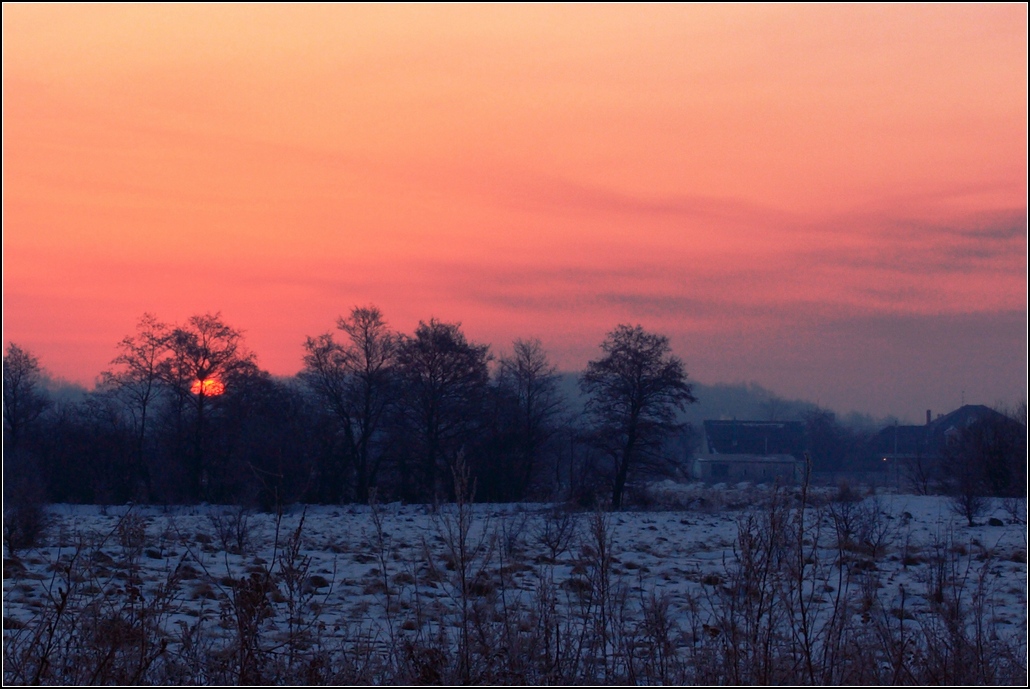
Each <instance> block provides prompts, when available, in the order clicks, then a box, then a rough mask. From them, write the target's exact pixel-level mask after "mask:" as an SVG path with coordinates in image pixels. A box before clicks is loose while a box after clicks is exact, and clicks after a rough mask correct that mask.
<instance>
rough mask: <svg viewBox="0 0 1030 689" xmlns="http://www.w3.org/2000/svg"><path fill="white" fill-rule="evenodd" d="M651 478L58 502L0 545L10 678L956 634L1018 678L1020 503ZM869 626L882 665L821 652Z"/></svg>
mask: <svg viewBox="0 0 1030 689" xmlns="http://www.w3.org/2000/svg"><path fill="white" fill-rule="evenodd" d="M651 495H652V497H653V498H654V500H655V502H656V504H658V505H661V506H662V507H661V508H655V509H654V510H650V511H627V512H618V513H613V514H602V513H595V512H589V511H586V512H576V511H570V510H566V509H563V508H561V507H557V506H551V505H540V504H520V505H485V504H476V505H465V506H462V507H459V506H455V505H443V506H440V507H438V508H435V509H434V508H431V507H427V506H421V505H401V504H384V505H378V506H375V507H370V506H334V507H327V506H309V507H307V508H304V507H301V506H295V507H292V508H291V509H289V510H287V511H286V512H285V513H284V514H282V515H281V516H279V517H278V518H277V516H276V515H274V514H262V513H256V512H243V511H241V510H240V509H239V508H234V507H224V506H214V505H204V506H182V507H171V508H162V507H151V506H146V507H143V506H135V507H134V506H120V507H108V508H106V509H103V508H100V507H97V506H72V505H54V506H51V507H50V508H49V513H50V515H51V519H52V521H51V524H50V526H49V529H48V532H47V536H46V539H45V543H44V545H42V546H39V547H35V548H32V549H28V550H25V551H21V552H16V553H13V554H12V553H9V552H7V551H6V550H5V554H4V587H3V591H4V606H3V620H4V622H3V626H4V639H5V661H4V662H5V667H4V671H5V680H7V681H12V682H19V683H20V682H29V681H33V680H36V679H39V680H41V681H44V682H46V681H50V682H69V683H82V682H88V681H103V680H107V681H115V682H127V681H143V682H162V681H171V682H174V681H179V682H186V683H220V682H224V681H233V682H240V681H250V680H257V681H284V682H285V681H298V678H299V681H305V680H306V681H311V682H321V681H342V680H350V681H355V682H362V681H387V682H392V681H401V680H410V681H433V680H441V681H453V680H455V679H467V680H471V681H473V682H480V683H503V682H526V683H543V682H564V683H569V682H574V681H605V680H607V681H610V682H625V681H628V680H635V681H643V682H647V683H652V682H661V681H669V682H674V681H704V680H706V679H707V680H712V681H723V682H730V683H736V682H739V681H742V680H751V681H754V680H760V679H763V678H764V679H768V680H777V679H778V680H781V681H782V680H785V679H791V678H793V679H794V680H795V681H798V682H804V681H809V680H810V681H817V680H818V681H841V682H848V683H853V682H854V681H855V680H856V679H858V680H862V679H863V677H864V678H866V680H867V681H869V682H873V681H877V680H879V681H883V680H884V679H885V678H886V679H888V680H889V679H891V678H894V679H895V680H897V681H902V682H904V681H912V682H917V683H923V682H925V681H927V679H928V676H927V675H926V674H925V672H923V674H916V673H915V672H910V670H909V669H904V671H905V672H908V673H909V674H908V675H905V674H899V673H901V672H902V670H901V669H899V667H900V666H904V665H906V664H910V665H911V666H912V667H913V668H917V667H921V666H919V663H924V664H928V663H930V662H931V659H930V658H929V657H928V654H932V653H935V652H938V649H935V648H934V646H935V645H936V644H939V643H941V641H940V640H941V639H951V641H950V642H949V643H952V644H953V646H954V648H952V649H951V652H950V655H948V654H945V655H948V657H947V658H946V659H945V660H948V662H955V663H959V664H960V665H961V666H962V667H958V666H956V668H955V669H954V670H952V671H950V673H951V674H948V672H949V671H948V670H942V671H941V672H942V673H943V674H941V675H940V676H939V678H938V679H940V680H941V681H949V680H955V679H963V678H964V676H963V675H961V670H962V669H963V668H964V667H965V666H967V665H969V664H970V663H974V664H975V663H976V662H980V663H981V664H986V665H990V664H993V665H996V666H997V665H998V664H999V661H998V660H997V658H995V657H994V655H992V653H993V652H992V651H991V649H995V650H997V649H1002V650H1003V651H1005V652H1008V651H1011V650H1012V649H1015V650H1016V656H1015V657H1014V658H1012V657H1010V656H1011V653H1009V654H1008V655H1006V656H1005V658H1007V660H1005V659H1003V660H1004V662H1003V663H1001V664H1002V665H1005V663H1008V664H1007V665H1005V667H1006V668H1009V669H1007V670H1005V669H1003V668H1001V667H995V671H996V672H998V673H1000V674H999V675H997V676H995V677H989V676H987V675H986V674H984V673H985V672H989V671H990V668H987V669H986V670H983V669H981V670H979V671H978V672H980V673H981V675H983V676H982V681H983V682H984V683H988V682H990V681H995V680H1000V681H1005V680H1008V681H1013V680H1015V681H1016V682H1019V681H1025V677H1026V634H1027V564H1026V561H1027V557H1026V553H1027V526H1026V517H1025V505H1026V503H1025V501H1019V502H1018V503H1013V502H1011V501H1010V502H1009V503H1007V504H1003V502H1002V501H1000V500H999V501H995V502H994V503H993V504H992V508H991V513H990V514H988V515H985V516H984V517H983V518H982V519H980V520H979V522H978V525H977V526H974V527H969V526H967V525H966V521H965V519H963V518H961V517H959V516H957V515H956V514H954V513H953V512H952V510H951V508H950V506H949V504H948V501H947V499H945V498H941V497H936V496H914V495H898V494H893V493H887V492H880V493H876V494H868V493H863V494H862V495H861V496H859V497H858V499H857V500H855V501H840V500H837V501H834V500H833V499H832V498H833V497H834V491H833V490H830V489H821V490H819V491H816V490H814V489H813V490H812V491H810V493H809V494H808V495H807V496H806V498H805V500H806V503H807V505H808V506H807V508H806V509H805V510H804V511H802V510H800V509H798V505H800V504H801V498H800V495H799V492H798V490H797V489H793V490H791V491H774V490H773V489H772V488H771V487H768V486H751V485H743V484H742V485H738V486H714V487H713V486H707V487H706V486H703V485H700V484H688V485H676V484H672V483H666V484H660V485H657V486H654V487H652V489H651ZM990 517H993V518H994V519H993V520H992V521H993V523H994V524H995V525H990V524H989V523H988V519H989V518H990ZM763 606H764V608H763ZM949 625H950V626H949ZM906 635H907V636H906ZM906 638H908V639H910V640H906ZM513 639H516V641H517V643H516V642H514V641H512V640H513ZM770 639H771V640H774V641H775V643H774V644H773V645H775V646H776V648H778V649H780V651H779V654H780V655H779V656H777V658H779V659H778V660H777V659H773V660H771V661H770V662H769V663H768V667H765V666H762V663H761V662H759V661H760V660H761V659H758V660H757V661H756V658H757V656H755V655H754V654H755V653H756V650H755V649H756V648H758V647H760V646H761V643H762V642H763V640H765V641H768V640H770ZM863 640H866V641H868V642H869V643H870V644H872V645H873V646H874V648H872V650H870V651H869V653H870V654H871V655H870V656H869V657H870V658H873V659H874V660H875V663H879V664H880V665H881V666H882V667H877V668H855V667H852V669H850V670H848V669H847V668H848V667H849V663H851V664H852V665H853V664H854V663H860V662H864V661H862V660H861V659H858V660H856V659H851V660H850V661H846V660H844V659H840V660H837V661H833V660H832V659H831V660H827V658H828V654H830V655H832V653H838V654H840V653H844V652H846V651H847V648H848V645H849V644H851V645H854V644H860V643H864V642H865V641H863ZM656 644H657V645H656ZM977 644H981V646H982V645H984V644H986V645H988V646H989V648H988V649H987V651H985V649H983V648H980V650H979V653H980V657H979V659H976V658H974V659H972V660H969V659H968V658H966V659H963V658H965V656H963V655H962V654H964V653H973V652H977V651H976V646H977ZM545 646H546V647H545ZM969 648H972V649H973V651H969ZM833 649H837V650H836V651H834V650H833ZM895 651H896V652H897V654H898V657H897V658H894V656H893V655H892V654H893V653H895ZM492 653H495V654H498V655H503V654H508V655H510V656H514V655H519V656H520V657H521V660H519V661H518V662H516V661H515V660H513V659H512V658H508V659H507V660H499V659H493V660H492V659H491V658H492V655H491V654H492ZM906 653H908V654H911V655H912V657H911V658H908V656H906V655H905V654H906ZM574 654H577V655H575V657H573V655H574ZM663 654H664V655H663ZM705 654H708V655H705ZM747 654H751V655H749V656H747V657H745V656H746V655H747ZM920 654H921V655H920ZM1002 655H1004V653H1003V654H1002ZM781 656H782V657H781ZM783 657H787V658H792V659H793V662H794V663H795V665H796V666H795V667H792V668H784V666H783V663H784V661H783ZM813 657H815V658H816V661H817V662H816V663H815V664H816V665H817V666H818V667H817V668H816V669H815V670H813V666H812V658H813ZM319 658H320V659H321V660H318V659H319ZM663 658H664V660H663ZM703 658H709V659H710V660H712V662H714V663H717V667H715V668H710V669H709V670H705V671H702V670H701V669H699V667H700V666H699V663H700V662H701V659H703ZM841 658H843V656H841ZM949 659H950V660H949ZM766 660H767V661H769V660H770V659H769V658H766ZM802 661H803V662H802ZM935 662H936V661H935ZM248 663H249V665H248ZM519 663H522V664H523V665H525V667H524V668H523V669H522V670H518V671H517V672H516V671H514V670H512V669H511V668H512V667H515V666H518V667H522V665H519ZM663 663H664V665H663ZM734 663H741V666H740V667H738V666H736V665H734ZM875 663H874V664H875ZM938 664H940V663H939V662H938ZM301 666H303V668H304V669H303V671H302V670H301V669H299V668H301ZM500 667H503V668H505V672H508V673H509V674H506V675H505V674H500V671H499V670H498V669H497V668H500ZM762 667H765V671H766V672H767V674H762V672H763V671H762ZM115 668H119V669H117V671H116V670H115ZM1011 668H1015V670H1012V669H1011ZM816 670H818V672H817V671H816ZM1020 671H1021V672H1022V675H1020V674H1019V673H1020ZM512 672H514V673H515V674H510V673H512ZM705 672H708V674H705ZM863 672H865V673H867V674H864V675H863V674H862V673H863ZM1013 672H1014V673H1015V676H1014V677H1013V676H1011V675H1012V673H1013ZM112 673H113V674H112ZM119 673H121V674H119ZM247 673H252V674H247ZM298 673H301V674H298ZM303 673H306V674H303ZM756 673H757V674H756ZM791 673H793V674H791ZM799 673H800V674H799ZM806 673H808V674H806ZM835 673H836V674H835ZM1020 678H1022V680H1020ZM929 679H930V680H933V679H934V678H933V677H929ZM973 680H974V681H975V680H976V677H975V676H973Z"/></svg>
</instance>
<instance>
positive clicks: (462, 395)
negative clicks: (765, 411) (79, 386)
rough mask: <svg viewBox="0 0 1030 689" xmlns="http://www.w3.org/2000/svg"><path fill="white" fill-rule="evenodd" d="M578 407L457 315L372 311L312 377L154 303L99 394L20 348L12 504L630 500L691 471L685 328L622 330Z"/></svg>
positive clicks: (317, 353) (215, 323)
mask: <svg viewBox="0 0 1030 689" xmlns="http://www.w3.org/2000/svg"><path fill="white" fill-rule="evenodd" d="M601 352H602V355H601V356H600V357H599V358H598V359H597V360H595V361H592V362H590V364H589V366H588V370H587V372H586V374H585V375H584V376H583V378H582V380H581V387H582V390H583V393H584V394H585V395H586V397H587V399H588V403H587V406H586V409H585V410H582V411H573V410H571V409H570V405H569V404H568V400H567V399H566V396H565V395H564V394H563V393H562V391H561V388H560V385H559V382H560V376H559V374H558V372H557V369H556V367H555V366H554V365H553V364H552V363H551V362H550V361H549V360H548V357H547V354H546V352H545V351H544V349H543V347H542V345H541V343H540V342H539V341H538V340H521V339H520V340H516V341H515V342H514V343H513V345H512V349H511V352H510V353H508V354H505V355H502V356H500V357H495V356H494V355H493V354H492V353H491V351H490V348H489V346H487V345H484V344H478V343H475V342H470V341H469V340H468V338H467V337H466V336H465V334H464V333H463V332H462V330H461V327H460V324H457V323H446V322H442V321H440V320H437V319H430V320H429V321H424V322H421V323H419V325H418V327H417V328H416V329H415V331H414V333H412V334H402V333H397V332H394V331H393V330H392V329H391V328H390V327H389V325H388V323H387V321H386V320H385V318H384V317H383V314H382V313H381V312H380V311H379V309H377V308H376V307H374V306H368V307H360V308H355V309H353V310H352V311H351V313H350V314H349V315H348V316H347V317H341V318H340V319H339V320H338V322H337V324H336V328H335V330H333V331H332V332H326V333H323V334H320V335H317V336H312V337H308V338H307V339H306V341H305V342H304V345H303V369H302V370H301V371H300V373H299V374H297V375H296V376H294V377H290V378H279V377H275V376H272V375H270V374H269V373H268V372H266V371H263V370H261V368H259V366H258V365H257V363H256V358H255V356H254V354H253V353H252V352H251V351H250V350H249V349H247V347H246V345H245V342H244V339H243V335H242V333H241V332H240V331H239V330H237V329H235V328H233V327H231V326H229V325H228V324H226V323H225V322H224V321H223V320H222V318H221V315H220V314H213V315H212V314H205V315H198V316H193V317H192V318H190V319H188V320H187V321H186V322H185V323H183V324H180V325H172V324H168V323H164V322H162V321H160V320H159V319H158V318H156V317H154V316H153V315H150V314H145V315H144V316H143V317H142V318H141V319H140V321H139V323H138V325H137V327H136V330H135V332H134V333H133V334H131V335H129V336H127V337H125V338H124V339H123V340H122V341H121V342H119V343H118V345H117V356H115V357H114V359H113V360H112V362H111V367H110V369H109V370H107V371H105V372H103V373H102V374H101V375H100V377H99V379H98V382H97V384H96V385H95V387H94V389H93V390H91V391H88V392H86V393H85V394H84V395H83V396H82V397H81V399H77V400H72V401H69V400H57V399H53V398H52V397H51V396H50V395H49V394H48V393H47V390H46V386H45V385H44V382H45V373H44V371H43V369H42V367H41V365H40V362H39V361H38V359H37V358H36V357H35V356H33V355H32V354H31V353H29V352H28V351H25V350H24V349H22V348H21V347H19V346H18V345H16V344H14V343H10V344H9V345H8V347H7V349H6V351H5V355H4V440H3V442H4V485H5V497H8V498H10V499H12V500H18V499H21V498H22V497H23V496H36V497H38V498H41V499H44V500H46V501H53V502H71V503H109V504H120V503H124V502H127V501H136V502H155V503H183V502H186V503H189V502H200V501H204V502H214V503H230V502H232V503H247V504H252V505H254V506H261V507H266V508H270V507H272V506H274V505H276V504H281V503H284V502H296V501H304V502H314V503H341V502H351V501H356V502H366V501H368V500H369V498H370V496H371V495H372V494H373V491H374V492H375V495H376V496H377V499H379V500H403V501H408V502H434V501H449V500H451V499H453V497H454V496H453V494H452V493H453V486H454V478H453V472H454V471H455V470H456V469H457V468H458V465H459V463H460V464H461V467H462V468H463V469H464V470H465V471H468V472H469V474H470V476H471V478H472V480H473V481H474V482H475V498H476V499H477V500H481V501H521V500H533V499H547V500H578V501H580V502H582V503H584V504H591V503H594V502H602V503H606V504H611V505H613V506H615V507H620V506H621V505H622V503H623V501H624V499H625V496H626V491H627V487H628V486H632V484H633V483H634V482H635V481H638V480H640V479H643V478H648V477H657V476H670V475H673V476H674V475H682V474H683V472H684V471H685V470H686V465H685V463H686V460H687V459H688V457H687V456H686V455H685V453H684V451H683V447H682V443H680V442H677V441H679V440H681V439H682V438H683V437H687V436H689V429H686V428H685V427H684V425H683V424H680V423H677V421H676V418H677V414H678V413H679V411H681V410H682V409H683V408H684V405H686V404H689V403H691V402H693V401H694V396H693V394H692V392H691V389H692V384H691V383H690V382H688V378H687V373H686V371H685V369H684V366H683V363H682V362H681V361H680V360H679V359H678V358H676V357H675V356H673V355H672V354H671V350H670V347H669V343H668V339H667V338H666V337H664V336H662V335H658V334H654V333H649V332H647V331H645V330H644V329H643V328H641V327H640V326H629V325H621V326H619V327H618V328H616V329H614V330H613V331H612V332H611V333H609V334H608V336H607V338H606V339H605V341H604V342H603V343H602V346H601Z"/></svg>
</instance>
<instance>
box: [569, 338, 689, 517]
mask: <svg viewBox="0 0 1030 689" xmlns="http://www.w3.org/2000/svg"><path fill="white" fill-rule="evenodd" d="M601 351H602V352H603V353H604V356H602V357H601V358H600V359H598V360H596V361H591V362H590V363H588V364H587V371H586V373H585V374H584V375H583V377H582V379H581V380H580V388H581V389H582V390H583V392H584V393H585V394H586V395H587V397H588V401H587V405H586V411H587V414H588V416H589V417H590V418H591V420H592V421H593V425H594V434H595V436H594V437H595V439H596V441H597V443H598V445H599V446H600V447H602V449H603V450H604V451H605V452H606V454H608V456H610V457H611V458H612V460H613V461H614V463H615V477H614V482H613V486H612V509H621V507H622V496H623V492H624V490H625V487H626V481H627V479H628V477H629V473H630V471H631V469H632V468H633V466H634V465H635V464H637V463H638V462H639V461H640V460H641V459H643V458H646V457H648V456H650V455H654V454H655V453H656V452H658V451H660V449H661V445H662V443H663V441H664V440H665V439H666V438H667V437H668V436H669V435H670V434H671V433H672V432H673V431H675V430H677V429H678V428H679V427H680V424H677V423H676V421H675V420H676V412H677V410H683V409H684V408H685V407H686V405H688V404H691V403H692V402H696V401H697V398H696V397H694V395H693V390H692V385H691V384H690V383H688V382H687V373H686V371H685V370H684V368H683V362H682V361H680V359H679V358H677V357H675V356H673V355H672V353H671V349H670V347H669V338H667V337H665V336H664V335H658V334H654V333H649V332H647V331H645V330H644V329H643V328H642V327H640V326H639V325H637V326H629V325H620V326H618V327H617V328H615V330H612V331H611V332H610V333H608V336H607V337H606V338H605V340H604V342H602V343H601Z"/></svg>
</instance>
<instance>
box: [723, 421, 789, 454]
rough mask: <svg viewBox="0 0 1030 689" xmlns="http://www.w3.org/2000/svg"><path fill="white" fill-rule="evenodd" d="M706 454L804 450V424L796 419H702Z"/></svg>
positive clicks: (773, 452)
mask: <svg viewBox="0 0 1030 689" xmlns="http://www.w3.org/2000/svg"><path fill="white" fill-rule="evenodd" d="M703 425H704V431H705V445H704V449H705V450H706V451H707V452H706V453H707V454H712V455H745V454H746V455H762V456H769V455H792V456H793V457H794V458H796V459H801V458H802V457H803V456H804V452H805V426H804V424H802V423H801V422H800V421H714V420H710V421H704V422H703Z"/></svg>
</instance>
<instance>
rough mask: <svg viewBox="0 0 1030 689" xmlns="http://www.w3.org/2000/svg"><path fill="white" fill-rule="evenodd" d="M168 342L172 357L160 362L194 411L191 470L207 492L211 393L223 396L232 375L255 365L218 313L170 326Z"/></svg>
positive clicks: (239, 336) (201, 489)
mask: <svg viewBox="0 0 1030 689" xmlns="http://www.w3.org/2000/svg"><path fill="white" fill-rule="evenodd" d="M168 346H169V349H170V351H171V356H169V357H168V358H167V359H165V360H164V361H163V362H162V365H161V371H162V377H163V378H164V380H165V382H166V383H168V384H169V385H170V386H171V387H172V388H173V389H174V391H175V392H176V394H177V395H178V398H179V400H181V401H183V402H184V403H185V405H186V406H188V407H191V408H192V410H193V412H194V414H195V418H194V428H193V447H192V453H191V460H192V461H191V464H190V467H189V469H190V472H189V473H190V478H191V480H192V481H193V486H192V488H193V489H194V491H195V494H196V495H197V496H200V497H204V495H205V492H206V489H205V487H206V483H207V469H208V467H207V466H206V460H205V456H204V437H205V423H206V419H205V414H206V413H207V411H208V406H209V404H210V402H209V398H212V397H217V396H218V395H221V394H222V392H224V390H225V386H226V385H228V384H230V383H231V380H232V379H233V378H234V377H238V376H243V375H247V374H252V373H254V372H255V371H256V370H257V367H256V366H255V364H254V355H253V354H252V353H250V352H248V351H247V350H246V348H245V347H244V345H243V333H242V332H241V331H239V330H236V329H235V328H232V327H230V326H228V325H226V324H225V323H223V322H222V315H221V314H220V313H216V314H205V315H203V316H199V315H198V316H191V317H190V319H189V320H188V321H187V322H186V325H183V326H180V327H177V328H175V329H174V330H172V332H171V333H170V334H169V337H168Z"/></svg>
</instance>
